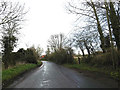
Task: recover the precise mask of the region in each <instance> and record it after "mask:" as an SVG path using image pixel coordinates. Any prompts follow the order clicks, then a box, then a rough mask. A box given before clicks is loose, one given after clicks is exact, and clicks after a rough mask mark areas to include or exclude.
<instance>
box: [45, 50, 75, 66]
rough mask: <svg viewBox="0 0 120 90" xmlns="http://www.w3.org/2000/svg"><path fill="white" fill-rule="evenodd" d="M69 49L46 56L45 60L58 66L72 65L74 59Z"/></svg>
mask: <svg viewBox="0 0 120 90" xmlns="http://www.w3.org/2000/svg"><path fill="white" fill-rule="evenodd" d="M72 53H73V52H72V51H71V50H70V49H60V50H57V51H55V52H53V53H51V54H49V55H48V56H47V59H48V60H50V61H53V62H56V63H58V64H64V63H73V61H74V59H73V56H72Z"/></svg>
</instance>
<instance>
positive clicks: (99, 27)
mask: <svg viewBox="0 0 120 90" xmlns="http://www.w3.org/2000/svg"><path fill="white" fill-rule="evenodd" d="M91 4H92V6H91V7H92V8H93V11H94V14H95V17H96V20H97V28H98V32H99V34H100V40H101V46H102V47H101V48H102V50H103V53H105V46H104V41H105V39H104V36H103V33H102V28H101V25H100V21H99V18H98V15H97V12H96V9H95V5H94V3H93V2H92V0H91Z"/></svg>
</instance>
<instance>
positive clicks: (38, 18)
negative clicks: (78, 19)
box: [11, 0, 75, 51]
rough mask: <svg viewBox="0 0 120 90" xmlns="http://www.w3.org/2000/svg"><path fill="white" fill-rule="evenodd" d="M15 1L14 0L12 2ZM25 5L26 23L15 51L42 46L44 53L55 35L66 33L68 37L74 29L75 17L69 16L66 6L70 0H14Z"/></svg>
mask: <svg viewBox="0 0 120 90" xmlns="http://www.w3.org/2000/svg"><path fill="white" fill-rule="evenodd" d="M11 1H13V0H11ZM14 1H20V2H21V3H22V4H24V3H25V9H26V10H28V9H29V12H28V13H27V14H26V17H25V19H27V20H26V22H25V23H24V25H23V29H21V30H20V33H21V35H20V39H19V42H18V44H19V45H18V46H17V48H16V49H15V51H17V50H18V49H19V48H25V49H26V48H27V46H28V47H30V46H32V45H35V47H37V46H38V45H40V46H41V47H42V48H43V49H44V51H46V48H47V40H48V39H49V38H50V36H51V35H53V34H59V33H64V34H65V35H67V34H68V33H69V32H70V31H71V30H72V28H73V26H72V24H73V22H74V20H75V17H74V16H73V15H71V14H68V13H67V11H66V10H65V4H66V3H67V1H68V0H14Z"/></svg>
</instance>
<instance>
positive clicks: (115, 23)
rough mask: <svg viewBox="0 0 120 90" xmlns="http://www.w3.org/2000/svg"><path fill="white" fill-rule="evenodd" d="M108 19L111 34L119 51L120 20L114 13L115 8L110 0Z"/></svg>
mask: <svg viewBox="0 0 120 90" xmlns="http://www.w3.org/2000/svg"><path fill="white" fill-rule="evenodd" d="M110 21H111V27H112V29H113V34H114V36H115V41H116V45H117V49H118V51H120V27H119V25H120V22H119V18H118V16H117V15H116V12H115V8H114V5H113V3H112V2H110Z"/></svg>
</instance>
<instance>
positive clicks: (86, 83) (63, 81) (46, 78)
mask: <svg viewBox="0 0 120 90" xmlns="http://www.w3.org/2000/svg"><path fill="white" fill-rule="evenodd" d="M42 62H43V65H42V66H41V67H39V68H37V69H35V70H33V71H31V72H29V73H27V74H25V75H23V77H21V78H20V79H18V80H16V81H15V82H13V84H11V85H10V86H9V87H8V88H111V87H112V86H107V85H106V84H104V83H100V82H99V80H95V79H93V78H90V77H86V76H84V75H83V74H82V73H78V72H77V71H74V70H72V69H68V68H65V67H63V66H60V65H57V64H55V63H53V62H49V61H42ZM113 83H114V82H113ZM114 86H115V87H117V84H114Z"/></svg>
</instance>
